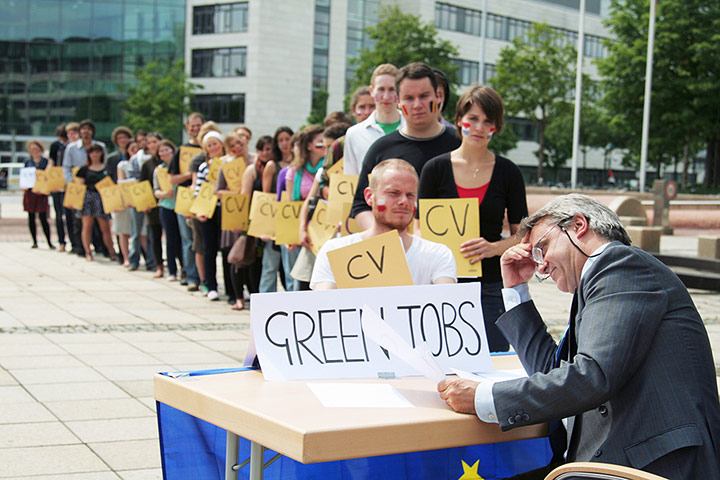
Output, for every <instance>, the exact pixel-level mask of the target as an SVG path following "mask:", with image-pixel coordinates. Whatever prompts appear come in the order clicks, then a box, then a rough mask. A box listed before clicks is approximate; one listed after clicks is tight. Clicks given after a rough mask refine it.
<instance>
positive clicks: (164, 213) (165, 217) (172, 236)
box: [159, 207, 180, 275]
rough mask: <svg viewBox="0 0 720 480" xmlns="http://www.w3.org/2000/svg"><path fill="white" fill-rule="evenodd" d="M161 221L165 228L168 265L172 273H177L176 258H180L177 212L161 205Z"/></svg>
mask: <svg viewBox="0 0 720 480" xmlns="http://www.w3.org/2000/svg"><path fill="white" fill-rule="evenodd" d="M159 213H160V223H162V228H163V230H165V255H166V256H167V266H168V270H169V271H170V275H177V263H176V262H175V259H176V258H179V254H180V252H179V247H180V245H178V242H177V238H178V235H179V232H178V222H177V214H176V213H175V212H174V211H172V210H170V209H169V208H164V207H160V212H159Z"/></svg>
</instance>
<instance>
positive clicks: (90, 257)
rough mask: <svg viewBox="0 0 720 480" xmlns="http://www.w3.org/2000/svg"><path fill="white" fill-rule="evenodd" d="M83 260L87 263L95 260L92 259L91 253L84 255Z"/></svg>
mask: <svg viewBox="0 0 720 480" xmlns="http://www.w3.org/2000/svg"><path fill="white" fill-rule="evenodd" d="M85 260H87V261H88V262H92V261H94V260H95V259H94V258H93V256H92V253H87V254H85Z"/></svg>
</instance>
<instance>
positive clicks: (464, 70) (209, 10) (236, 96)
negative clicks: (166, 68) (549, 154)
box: [185, 0, 609, 179]
mask: <svg viewBox="0 0 720 480" xmlns="http://www.w3.org/2000/svg"><path fill="white" fill-rule="evenodd" d="M394 3H396V4H397V5H398V6H399V7H400V9H401V10H402V11H404V12H408V13H412V14H414V15H419V16H420V18H421V20H422V21H423V22H430V23H433V24H434V25H435V27H436V28H437V29H438V32H439V36H440V38H443V39H446V40H449V41H450V42H452V43H453V44H454V45H456V46H457V48H458V53H459V54H458V57H457V59H456V60H455V61H456V63H457V64H458V66H459V67H460V68H459V70H458V76H459V79H460V82H461V84H462V85H463V86H466V85H469V84H471V83H475V82H481V81H483V80H486V81H487V79H489V78H491V77H492V75H493V74H494V68H495V62H496V61H497V59H498V58H499V54H500V50H501V49H502V48H503V47H505V46H507V45H509V42H510V41H511V40H512V39H513V38H515V37H516V36H518V35H522V34H523V33H524V32H525V31H527V30H528V29H530V28H531V27H532V24H533V23H539V22H545V23H547V24H549V25H550V26H551V27H553V28H554V29H556V30H557V31H559V32H560V33H562V38H563V39H564V40H565V41H567V42H570V43H572V44H573V45H576V44H577V25H578V3H579V2H578V1H577V0H506V1H503V2H500V1H496V0H490V1H488V2H487V4H488V20H487V32H486V42H485V55H484V57H483V55H482V48H481V46H482V36H481V33H482V21H481V20H482V11H481V8H482V5H483V2H482V1H480V0H446V1H442V2H441V1H433V0H397V1H396V2H394ZM383 4H384V2H382V1H380V0H332V1H330V0H313V1H312V2H310V1H303V2H300V1H289V2H284V3H282V4H278V3H276V2H268V1H261V0H247V1H235V2H227V1H220V0H189V1H188V4H187V18H188V22H187V25H186V39H187V41H186V47H185V58H186V59H187V69H188V73H189V74H190V76H191V80H192V81H193V82H195V83H198V84H201V85H202V86H203V87H204V88H203V89H202V90H200V91H198V92H197V93H198V95H197V97H196V100H195V105H196V106H197V108H198V109H200V110H202V111H204V112H206V113H207V114H208V115H209V117H210V118H213V119H214V120H216V121H218V122H219V123H220V124H221V126H222V128H223V129H224V130H229V129H230V128H231V127H232V126H234V125H238V124H247V125H248V126H250V127H251V128H252V130H253V132H254V133H255V134H257V135H265V134H272V133H273V132H274V130H275V128H277V127H278V126H280V125H289V126H290V127H292V128H293V129H295V128H297V127H299V126H301V125H304V124H305V123H306V118H307V116H308V114H309V113H310V111H311V108H312V99H313V94H314V92H317V91H318V89H323V90H326V91H327V92H328V93H329V97H328V102H327V111H328V112H330V111H333V110H341V109H342V108H343V101H344V98H345V95H346V94H347V87H348V83H349V80H350V78H351V77H352V73H353V69H352V65H351V64H350V62H349V59H351V58H353V57H355V56H357V54H358V52H359V51H360V49H361V48H363V47H372V45H371V42H370V40H369V38H368V37H367V34H366V33H365V32H364V29H365V27H367V26H369V25H375V24H376V23H377V21H378V17H379V12H380V9H381V7H382V5H383ZM608 4H609V2H608V1H607V0H588V1H587V7H586V9H587V13H586V18H585V35H586V38H585V48H584V53H585V56H586V62H585V67H584V68H585V72H586V73H588V74H590V75H592V76H596V75H597V69H596V68H595V66H594V65H593V63H592V60H593V59H595V58H600V57H603V56H605V55H606V54H607V52H606V49H605V48H604V47H603V45H602V40H603V39H604V38H608V37H609V34H608V32H607V29H606V28H605V27H604V26H603V24H602V21H603V18H605V17H606V16H607V8H608ZM481 65H484V68H483V70H484V76H483V74H482V73H481ZM461 88H462V87H461ZM511 123H512V124H513V128H514V129H515V131H516V132H517V133H518V134H519V136H520V139H521V141H520V143H519V145H518V148H517V149H516V150H514V151H513V152H512V155H511V157H512V158H513V159H514V160H516V161H517V163H519V164H520V165H522V166H524V167H527V168H524V171H525V172H526V173H527V174H528V178H530V179H532V175H533V166H534V165H536V164H537V158H536V157H535V155H534V153H533V152H534V151H535V150H536V149H537V143H536V142H535V138H536V137H535V136H536V132H535V130H534V128H533V127H532V125H531V124H530V123H529V122H527V121H524V120H521V119H517V120H513V121H512V122H511ZM602 157H603V155H602V153H601V152H593V153H591V154H590V155H589V157H588V158H589V161H590V162H591V163H592V165H593V166H595V167H596V168H597V166H598V165H597V164H598V163H599V165H600V166H602V160H603V158H602Z"/></svg>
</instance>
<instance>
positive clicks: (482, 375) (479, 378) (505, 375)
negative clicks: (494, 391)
mask: <svg viewBox="0 0 720 480" xmlns="http://www.w3.org/2000/svg"><path fill="white" fill-rule="evenodd" d="M452 371H453V373H454V374H455V375H457V376H458V377H460V378H464V379H465V380H472V381H473V382H486V381H488V380H491V381H493V382H504V381H505V380H514V379H516V378H523V377H527V376H528V374H527V373H525V370H524V369H522V368H517V369H514V370H495V371H493V372H472V373H470V372H466V371H464V370H458V369H456V368H453V369H452Z"/></svg>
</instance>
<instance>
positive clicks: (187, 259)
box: [176, 213, 200, 285]
mask: <svg viewBox="0 0 720 480" xmlns="http://www.w3.org/2000/svg"><path fill="white" fill-rule="evenodd" d="M176 215H177V224H178V229H179V230H180V238H181V240H182V246H181V248H182V259H183V271H184V272H185V275H186V276H187V281H188V283H194V284H196V285H200V276H199V275H198V271H197V267H196V266H195V252H194V251H193V249H192V229H191V228H190V227H189V226H188V224H187V222H186V221H185V217H184V216H182V215H180V214H179V213H177V214H176Z"/></svg>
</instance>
